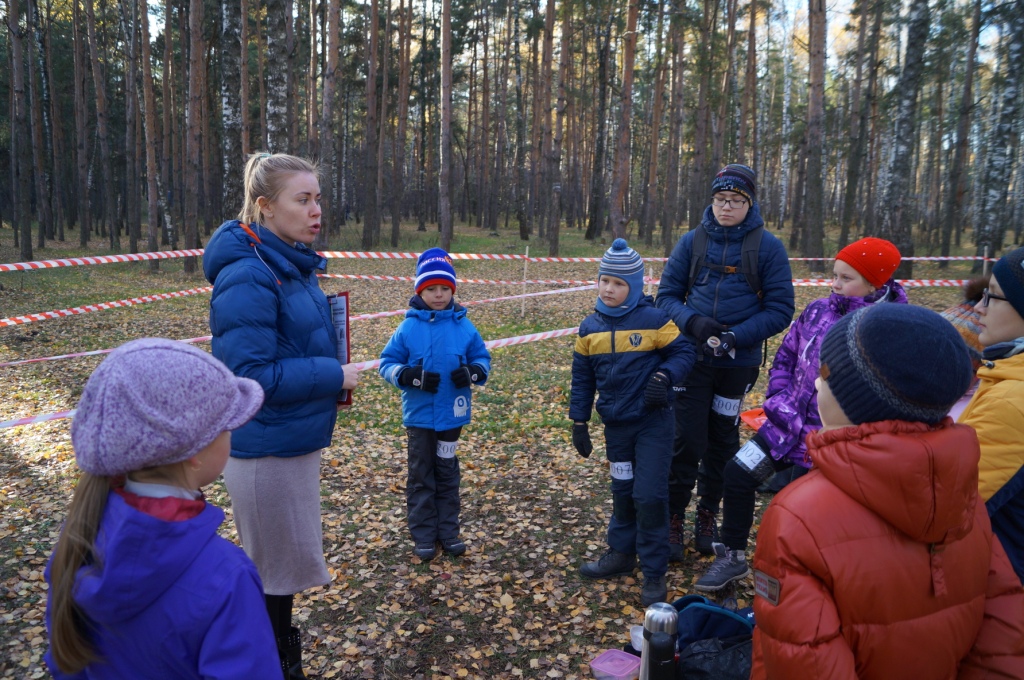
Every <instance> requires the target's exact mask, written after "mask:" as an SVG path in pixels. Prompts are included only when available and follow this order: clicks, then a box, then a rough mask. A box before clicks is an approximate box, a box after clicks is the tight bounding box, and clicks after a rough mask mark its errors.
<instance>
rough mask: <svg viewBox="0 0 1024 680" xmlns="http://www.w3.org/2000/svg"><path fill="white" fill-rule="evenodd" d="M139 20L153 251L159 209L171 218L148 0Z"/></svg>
mask: <svg viewBox="0 0 1024 680" xmlns="http://www.w3.org/2000/svg"><path fill="white" fill-rule="evenodd" d="M138 2H139V5H140V7H139V20H140V24H141V29H142V85H141V87H142V94H143V100H142V101H143V120H144V121H145V129H146V180H147V184H146V197H147V199H148V203H147V206H148V210H147V213H148V214H147V225H146V237H147V239H148V245H147V247H148V250H149V251H150V252H153V251H155V250H157V248H159V243H158V236H159V234H158V232H159V229H160V218H159V212H158V211H159V210H160V209H161V208H163V214H164V220H165V221H166V222H170V215H168V214H167V209H166V206H165V205H164V199H163V192H162V190H161V186H160V172H159V170H157V163H156V153H157V149H156V146H157V139H158V137H159V131H158V130H157V127H156V96H155V92H154V89H153V69H152V67H151V66H150V64H151V63H152V59H151V54H150V44H149V12H148V11H146V10H147V0H138ZM159 269H160V260H150V261H149V270H150V271H151V272H156V271H159Z"/></svg>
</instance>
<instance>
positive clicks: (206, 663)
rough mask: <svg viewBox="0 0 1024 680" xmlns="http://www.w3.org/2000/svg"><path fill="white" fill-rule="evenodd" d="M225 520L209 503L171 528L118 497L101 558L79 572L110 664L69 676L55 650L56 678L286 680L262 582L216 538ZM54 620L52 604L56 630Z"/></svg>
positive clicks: (107, 520)
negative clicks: (59, 664)
mask: <svg viewBox="0 0 1024 680" xmlns="http://www.w3.org/2000/svg"><path fill="white" fill-rule="evenodd" d="M223 521H224V513H223V512H222V511H221V509H220V508H218V507H216V506H213V505H209V504H208V505H207V506H206V508H204V509H203V511H202V512H201V513H200V514H199V515H197V516H195V517H193V518H192V519H187V520H183V521H178V522H168V521H164V520H162V519H157V518H156V517H152V516H150V515H147V514H145V513H143V512H140V511H139V510H136V509H135V508H133V507H131V506H130V505H128V503H126V502H125V500H124V499H123V498H121V496H119V495H118V494H117V493H115V492H114V491H111V492H110V493H109V494H108V496H107V505H106V508H105V509H104V511H103V519H102V521H101V523H100V530H99V532H98V534H97V536H96V557H97V558H98V559H97V560H95V562H94V563H93V564H92V565H89V566H84V567H82V568H80V569H79V570H78V574H77V577H76V583H75V587H74V598H75V603H76V604H77V605H78V606H79V607H80V608H81V611H82V612H83V614H84V615H85V616H86V617H87V618H88V620H89V622H90V623H91V624H93V626H94V630H95V634H94V636H93V638H92V641H93V643H94V645H95V646H96V650H97V652H98V653H99V656H100V657H101V658H102V659H103V663H93V664H91V665H89V666H87V667H86V668H85V670H83V671H82V672H80V673H77V674H75V675H66V674H63V673H60V672H59V671H57V668H56V666H55V665H54V662H53V658H52V656H51V654H50V653H49V652H47V655H46V664H47V666H48V667H49V668H50V671H51V672H52V673H53V675H54V677H55V678H57V679H58V680H65V679H74V680H86V679H95V680H100V679H104V680H109V679H112V678H118V679H120V678H176V679H178V680H187V679H189V678H195V679H196V680H199V679H200V678H202V679H203V680H214V679H217V680H228V679H231V678H237V679H238V680H271V679H272V680H281V660H280V657H279V656H278V654H277V646H276V644H275V642H274V633H273V631H272V629H271V627H270V619H269V617H268V616H267V606H266V603H265V601H264V599H263V585H262V583H261V582H260V577H259V575H258V574H257V573H256V567H255V565H253V563H252V562H251V561H250V560H249V558H248V557H246V555H245V553H244V552H242V550H241V548H239V547H238V546H236V545H233V544H232V543H230V542H229V541H227V540H226V539H224V538H222V537H220V536H218V535H217V528H218V527H219V526H220V525H221V523H222V522H223ZM51 559H52V558H51ZM46 581H47V583H49V582H50V566H49V565H47V568H46ZM50 615H51V614H50V603H49V602H47V612H46V625H47V628H48V629H49V628H50Z"/></svg>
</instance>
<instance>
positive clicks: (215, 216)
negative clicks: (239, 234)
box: [0, 0, 1024, 273]
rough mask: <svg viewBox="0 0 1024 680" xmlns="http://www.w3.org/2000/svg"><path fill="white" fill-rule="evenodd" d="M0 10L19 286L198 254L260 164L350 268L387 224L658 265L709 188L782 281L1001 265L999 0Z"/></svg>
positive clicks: (1011, 189) (184, 4) (1019, 12)
mask: <svg viewBox="0 0 1024 680" xmlns="http://www.w3.org/2000/svg"><path fill="white" fill-rule="evenodd" d="M0 8H2V10H3V13H2V16H3V17H4V21H5V24H6V29H7V30H6V31H4V32H2V33H0V41H2V43H3V59H4V68H3V69H0V94H2V95H3V97H4V99H5V101H7V102H8V106H7V107H6V108H5V109H4V110H3V111H0V163H2V167H3V171H0V219H2V220H3V221H5V222H6V223H8V224H10V225H13V226H14V233H15V237H16V238H17V239H18V246H19V247H20V252H21V255H22V257H23V258H24V259H26V260H27V259H31V258H32V257H33V252H34V251H33V248H36V249H40V250H41V249H45V248H46V247H47V243H48V242H51V241H53V240H55V239H57V240H65V239H67V240H74V239H77V240H79V241H80V243H81V244H82V245H88V244H89V243H90V241H96V240H101V242H106V243H109V247H110V248H111V249H113V250H115V251H119V252H120V251H125V250H128V251H131V252H137V251H140V250H146V249H149V250H158V249H161V248H164V247H173V248H180V247H184V248H195V247H199V246H200V244H201V242H202V241H203V240H204V239H203V235H207V234H210V233H211V231H212V230H213V229H214V228H215V227H216V226H217V225H218V224H219V223H220V222H221V221H223V220H224V219H228V218H230V217H233V216H235V215H236V214H237V212H238V209H239V207H240V204H241V176H242V170H243V167H244V164H245V159H246V156H247V154H249V153H252V152H254V151H263V150H269V151H273V152H288V153H294V154H298V155H302V156H306V157H310V158H313V159H316V160H318V161H319V162H320V164H321V170H322V180H321V181H322V189H323V193H324V204H323V205H324V224H325V226H326V228H325V229H324V232H323V233H322V238H323V243H320V244H319V245H320V246H321V247H329V245H330V241H331V239H332V237H336V235H337V233H338V229H339V228H340V227H341V226H342V225H343V224H345V222H346V221H350V220H356V221H357V222H358V224H359V225H361V229H360V230H359V232H358V233H361V237H362V239H361V240H362V243H361V247H363V248H364V249H374V248H380V247H385V246H386V247H392V248H393V247H396V246H398V237H399V224H400V222H402V221H405V222H414V223H418V225H419V228H420V229H423V230H425V229H428V228H429V229H435V230H440V232H441V242H442V245H447V243H448V241H449V240H450V237H451V228H452V222H453V220H457V221H459V222H460V223H461V224H467V225H471V226H477V227H480V228H482V229H486V230H491V231H497V230H498V229H511V230H513V233H515V230H518V234H519V236H520V238H522V239H523V240H527V241H530V240H535V239H536V240H538V241H540V242H541V243H542V244H544V245H545V246H546V248H547V250H548V251H549V253H550V254H551V255H557V254H558V248H559V234H560V233H561V232H562V230H566V229H577V230H584V231H585V233H586V237H587V238H588V239H598V238H602V237H605V236H606V235H607V234H609V233H610V234H615V235H623V234H628V235H629V236H630V238H632V239H635V240H637V241H639V242H645V243H646V244H648V245H650V246H655V245H658V244H660V247H662V248H664V249H665V251H666V252H667V251H668V250H669V249H670V248H671V246H672V244H673V243H674V242H675V240H676V239H677V238H678V236H679V235H680V233H682V232H683V231H685V230H686V229H689V228H692V227H694V226H695V225H696V224H698V223H699V221H700V218H701V214H702V210H703V208H704V207H705V206H706V205H707V202H708V198H709V196H708V191H709V186H710V181H711V178H712V176H713V175H714V173H715V171H716V170H717V169H718V168H719V167H720V166H722V165H724V164H726V163H730V162H740V163H746V164H748V165H751V166H752V167H754V168H755V169H756V171H757V174H758V178H759V190H758V198H759V201H760V204H761V209H762V212H763V214H764V217H765V220H766V222H767V223H768V224H769V225H770V226H771V227H772V228H775V227H780V228H781V227H783V226H785V227H786V228H787V229H788V232H787V233H788V238H789V244H788V245H789V247H790V252H791V254H794V255H796V254H801V255H804V256H807V257H817V256H824V257H828V256H829V255H831V254H832V252H834V251H832V252H825V230H826V228H828V229H829V233H830V234H833V236H832V239H833V241H834V238H835V237H834V234H835V233H838V234H839V237H838V241H839V246H842V245H844V244H845V243H847V242H849V241H850V240H852V239H854V238H856V237H858V236H860V235H863V234H875V235H879V236H883V237H886V238H889V239H890V240H892V241H894V242H895V243H897V244H898V245H899V247H900V250H901V251H902V252H903V253H904V254H905V255H911V254H914V252H915V248H916V250H917V253H918V254H924V253H925V252H927V253H928V254H933V255H938V254H942V255H945V254H949V253H950V252H951V249H952V248H955V247H957V246H960V247H964V246H966V245H967V243H970V244H972V246H971V247H972V248H973V249H974V250H975V251H976V252H978V253H982V252H984V251H985V249H986V248H987V249H988V250H989V251H990V252H992V253H996V252H998V251H999V250H1000V249H1002V247H1003V246H1004V241H1006V240H1008V239H1009V238H1012V239H1014V240H1015V241H1017V242H1018V243H1019V242H1020V239H1021V230H1022V225H1024V154H1022V153H1021V136H1022V133H1024V124H1022V123H1024V112H1022V110H1024V106H1022V98H1024V92H1022V90H1024V82H1022V80H1024V78H1022V75H1024V69H1022V64H1024V2H1020V1H1019V0H1006V1H1003V2H999V1H996V2H987V1H986V2H982V1H981V0H905V1H903V2H894V1H892V0H855V1H854V3H853V5H852V6H851V7H850V8H849V12H844V13H843V15H842V16H841V17H840V16H836V15H833V14H832V12H831V11H830V10H829V9H828V8H827V7H826V3H825V2H824V0H809V2H808V3H807V4H806V5H800V6H797V7H794V6H793V5H785V4H781V3H777V2H772V1H771V0H743V1H742V2H741V1H740V0H658V1H657V2H654V1H651V0H643V1H641V0H547V2H546V3H544V4H541V3H540V2H539V0H528V1H520V2H516V1H513V0H430V1H429V2H428V1H427V0H368V1H366V2H353V1H352V0H309V2H302V1H301V0H299V1H298V2H293V0H264V1H263V2H260V0H229V1H226V2H225V1H224V0H163V1H162V2H157V1H156V0H152V1H149V2H146V1H143V0H119V1H115V0H45V2H44V3H42V4H41V1H40V0H3V1H2V2H0ZM840 22H842V23H841V25H840ZM961 239H964V243H963V244H961ZM126 240H127V243H126V242H125V241H126ZM830 243H832V241H830ZM830 250H831V247H830ZM957 252H960V251H957ZM904 273H906V271H905V270H904Z"/></svg>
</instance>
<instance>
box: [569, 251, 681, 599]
mask: <svg viewBox="0 0 1024 680" xmlns="http://www.w3.org/2000/svg"><path fill="white" fill-rule="evenodd" d="M643 286H644V263H643V260H642V259H641V258H640V255H638V254H637V252H636V251H635V250H633V249H632V248H630V247H629V245H628V244H627V243H626V241H625V240H624V239H621V238H619V239H615V242H614V243H612V247H611V248H609V249H608V250H607V251H606V252H605V254H604V257H603V258H602V259H601V268H600V270H599V271H598V298H597V306H596V312H595V313H593V314H591V315H590V316H588V317H587V318H586V319H584V320H583V323H581V324H580V330H579V338H578V339H577V340H576V348H575V351H574V352H573V356H572V395H571V397H570V405H569V417H570V418H571V419H572V421H573V427H572V441H573V445H574V446H575V447H576V450H577V451H578V452H579V454H580V455H581V456H583V457H584V458H587V457H589V456H590V454H591V452H592V451H593V449H594V447H593V445H592V444H591V441H590V430H589V427H588V425H587V421H589V420H590V413H591V411H592V410H593V409H594V395H595V392H596V393H600V396H599V397H598V399H597V412H598V413H599V414H600V415H601V420H603V421H604V426H605V427H604V436H605V444H606V448H607V454H606V455H607V457H608V462H609V463H610V466H609V467H610V471H611V476H612V484H611V491H612V518H611V520H610V521H609V522H608V551H607V552H606V553H605V554H604V555H603V556H602V557H601V558H600V559H599V560H597V561H596V562H589V563H586V564H584V565H583V566H582V567H580V573H581V574H582V575H583V576H586V577H587V578H611V577H613V576H620V575H624V574H631V573H633V570H634V569H635V568H636V561H637V560H636V557H637V554H639V555H640V569H641V570H642V571H643V574H644V585H643V589H642V591H641V600H642V601H643V604H644V606H645V607H646V606H648V605H650V604H653V603H655V602H664V601H665V597H666V596H667V595H668V587H667V586H666V583H665V572H666V571H667V570H668V550H669V549H668V526H669V525H668V520H669V517H668V475H669V468H670V467H671V463H672V441H673V437H674V434H675V418H674V415H673V411H672V385H674V384H677V383H681V382H682V381H683V380H685V379H686V376H687V374H689V372H690V369H691V368H693V362H694V360H695V352H694V349H693V345H692V343H690V342H688V341H687V340H686V337H685V336H683V335H682V334H681V333H680V332H679V328H678V327H676V324H675V322H674V321H672V319H671V317H669V315H668V313H667V312H665V311H663V310H661V309H658V308H657V307H655V306H654V303H653V300H652V299H651V298H650V297H645V296H644V294H643Z"/></svg>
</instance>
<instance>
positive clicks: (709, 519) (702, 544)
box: [693, 505, 718, 555]
mask: <svg viewBox="0 0 1024 680" xmlns="http://www.w3.org/2000/svg"><path fill="white" fill-rule="evenodd" d="M717 542H718V521H717V520H716V519H715V513H714V512H712V511H711V510H708V509H707V508H705V507H702V506H700V505H698V506H697V519H696V522H695V523H694V529H693V543H694V547H696V548H697V552H699V553H700V554H701V555H714V554H715V548H714V545H713V544H714V543H717Z"/></svg>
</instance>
